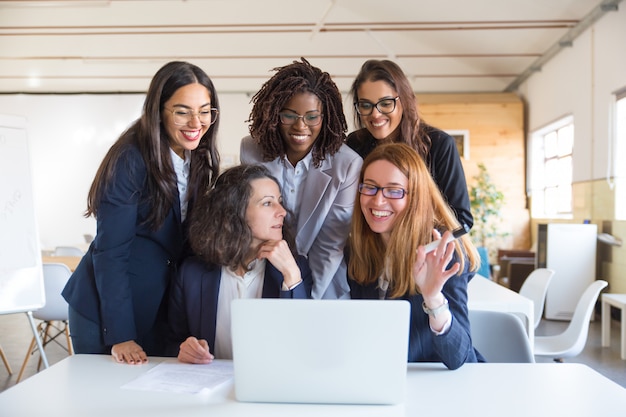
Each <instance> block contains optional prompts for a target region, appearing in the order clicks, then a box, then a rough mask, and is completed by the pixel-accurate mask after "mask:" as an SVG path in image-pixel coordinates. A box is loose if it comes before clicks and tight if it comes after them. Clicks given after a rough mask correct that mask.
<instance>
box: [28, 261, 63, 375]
mask: <svg viewBox="0 0 626 417" xmlns="http://www.w3.org/2000/svg"><path fill="white" fill-rule="evenodd" d="M71 274H72V272H71V271H70V269H69V268H68V267H67V265H65V264H60V263H44V264H43V279H44V291H45V294H46V304H45V305H44V306H43V307H42V308H40V309H39V310H35V311H33V317H34V318H35V319H38V320H42V321H41V323H39V324H38V325H37V331H38V332H39V337H40V338H41V344H42V346H43V348H44V349H45V347H46V345H48V344H50V343H51V342H55V343H57V344H58V345H60V346H62V347H63V348H64V349H65V350H67V352H68V353H69V354H70V355H72V354H73V353H74V351H73V349H72V341H71V339H70V329H69V325H68V312H67V308H68V306H67V301H65V299H64V298H63V296H61V291H62V290H63V288H64V287H65V284H66V283H67V280H68V279H69V277H70V275H71ZM61 335H65V339H66V344H65V346H63V344H62V343H60V342H59V341H58V340H57V338H58V337H59V336H61ZM34 347H35V337H33V339H32V341H31V342H30V346H29V347H28V352H26V357H25V358H24V362H23V363H22V368H21V369H20V373H19V375H18V377H17V382H20V380H21V379H22V374H23V373H24V370H25V369H26V365H27V364H28V360H29V359H30V357H31V355H32V354H33V353H35V351H36V350H34ZM39 368H41V358H40V359H39V364H38V365H37V371H39Z"/></svg>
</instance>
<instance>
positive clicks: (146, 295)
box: [63, 62, 219, 364]
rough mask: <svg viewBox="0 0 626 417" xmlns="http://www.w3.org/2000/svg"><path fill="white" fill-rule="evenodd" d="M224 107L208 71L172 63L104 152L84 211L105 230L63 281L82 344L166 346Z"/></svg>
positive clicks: (142, 354) (97, 349) (125, 354)
mask: <svg viewBox="0 0 626 417" xmlns="http://www.w3.org/2000/svg"><path fill="white" fill-rule="evenodd" d="M218 108H219V102H218V99H217V93H216V91H215V88H214V87H213V83H212V81H211V79H210V78H209V77H208V76H207V74H206V73H205V72H204V71H203V70H201V69H200V68H198V67H197V66H195V65H192V64H189V63H186V62H170V63H168V64H166V65H164V66H163V67H162V68H161V69H159V71H158V72H157V73H156V74H155V76H154V77H153V79H152V82H151V83H150V87H149V88H148V92H147V95H146V99H145V102H144V107H143V111H142V114H141V117H140V118H139V119H138V120H136V121H135V122H134V123H133V124H132V125H131V126H130V127H129V128H128V130H127V131H125V132H124V133H122V135H121V136H120V137H119V138H118V139H117V141H116V142H115V143H114V144H113V146H112V147H111V149H110V150H109V151H108V153H107V154H106V156H105V157H104V160H103V161H102V163H101V165H100V168H99V169H98V171H97V173H96V176H95V178H94V180H93V183H92V185H91V189H90V190H89V195H88V197H87V210H86V212H85V215H86V216H94V217H95V218H96V220H97V233H96V236H95V238H94V240H93V242H92V244H91V246H90V247H89V250H88V252H87V253H86V254H85V256H84V257H83V259H82V260H81V262H80V264H79V265H78V267H77V269H76V271H75V272H74V273H73V275H72V276H71V278H70V280H69V282H68V284H67V286H66V287H65V289H64V290H63V296H64V297H65V299H66V300H67V302H68V303H69V318H70V322H71V323H72V324H71V326H72V342H73V345H74V350H75V351H76V353H97V354H108V353H111V354H112V355H113V357H114V359H115V360H116V361H118V362H123V363H129V364H140V363H144V362H146V361H147V357H148V356H150V355H151V356H162V355H163V354H164V353H165V342H164V339H165V332H166V328H167V317H166V311H165V309H164V308H163V307H164V305H165V302H164V300H166V298H165V297H166V292H167V289H168V288H169V282H170V278H171V275H172V274H173V273H174V272H175V271H176V267H177V265H178V263H179V261H180V260H181V258H182V257H183V254H185V253H186V252H188V250H187V247H186V243H185V242H186V234H187V233H186V225H187V222H186V221H185V220H186V218H187V217H189V214H190V213H191V212H192V207H193V202H194V201H195V200H196V197H197V196H198V195H201V194H202V193H204V192H205V190H206V189H207V188H208V187H209V186H210V185H211V184H213V182H214V181H215V178H216V177H217V175H218V173H219V154H218V151H217V147H216V134H217V127H218V110H217V109H218Z"/></svg>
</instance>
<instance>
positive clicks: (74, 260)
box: [41, 256, 83, 272]
mask: <svg viewBox="0 0 626 417" xmlns="http://www.w3.org/2000/svg"><path fill="white" fill-rule="evenodd" d="M81 259H83V258H81V257H80V256H42V257H41V260H42V261H43V262H44V263H57V264H65V265H67V267H68V268H69V269H70V271H72V272H74V270H75V269H76V267H77V266H78V263H79V262H80V260H81Z"/></svg>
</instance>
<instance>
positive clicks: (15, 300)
mask: <svg viewBox="0 0 626 417" xmlns="http://www.w3.org/2000/svg"><path fill="white" fill-rule="evenodd" d="M32 190H33V187H32V171H31V165H30V155H29V151H28V141H27V137H26V120H25V119H24V118H22V117H18V116H5V115H0V314H6V313H17V312H26V311H32V310H37V309H39V308H41V307H43V306H44V304H45V301H46V300H45V292H44V286H43V272H42V266H41V251H40V249H39V236H38V232H37V230H38V228H37V221H36V218H35V204H34V199H33V191H32Z"/></svg>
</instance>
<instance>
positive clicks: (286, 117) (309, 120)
mask: <svg viewBox="0 0 626 417" xmlns="http://www.w3.org/2000/svg"><path fill="white" fill-rule="evenodd" d="M278 115H279V116H280V122H281V123H282V124H284V125H293V124H296V123H297V122H298V119H302V121H303V122H304V124H305V125H307V126H317V125H318V124H320V123H321V122H322V115H321V114H317V113H311V114H305V115H304V116H300V115H299V114H295V113H278Z"/></svg>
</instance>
